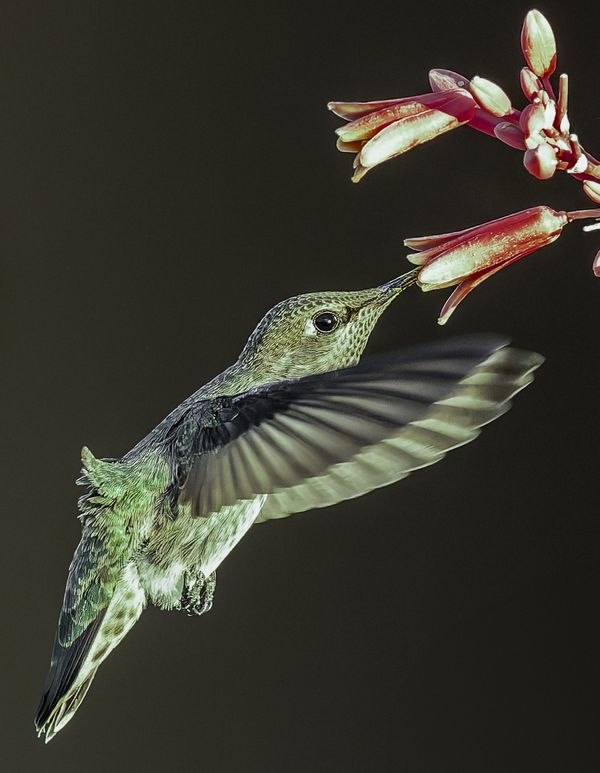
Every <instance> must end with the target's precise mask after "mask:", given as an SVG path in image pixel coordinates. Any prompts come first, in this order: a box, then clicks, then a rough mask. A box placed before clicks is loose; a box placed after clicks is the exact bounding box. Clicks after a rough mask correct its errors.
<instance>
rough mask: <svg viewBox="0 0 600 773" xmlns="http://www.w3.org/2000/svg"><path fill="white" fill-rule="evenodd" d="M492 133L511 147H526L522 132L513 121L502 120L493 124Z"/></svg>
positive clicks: (523, 148)
mask: <svg viewBox="0 0 600 773" xmlns="http://www.w3.org/2000/svg"><path fill="white" fill-rule="evenodd" d="M494 134H495V135H496V137H497V138H498V139H499V140H501V141H502V142H504V143H505V144H506V145H510V147H511V148H516V149H517V150H525V148H526V145H525V137H524V136H523V132H522V131H521V129H520V128H519V127H518V126H516V125H515V124H514V123H509V122H508V121H502V123H499V124H497V126H495V128H494Z"/></svg>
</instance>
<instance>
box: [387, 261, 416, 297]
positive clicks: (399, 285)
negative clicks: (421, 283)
mask: <svg viewBox="0 0 600 773" xmlns="http://www.w3.org/2000/svg"><path fill="white" fill-rule="evenodd" d="M420 270H421V267H420V266H418V267H417V268H413V269H412V271H408V272H407V273H406V274H402V276H399V277H396V279H392V280H391V281H389V282H386V283H385V284H383V285H379V289H380V290H383V291H384V292H385V293H393V294H394V295H396V294H398V293H401V292H402V291H403V290H406V288H407V287H410V286H411V285H414V284H415V282H416V281H417V275H418V273H419V271H420Z"/></svg>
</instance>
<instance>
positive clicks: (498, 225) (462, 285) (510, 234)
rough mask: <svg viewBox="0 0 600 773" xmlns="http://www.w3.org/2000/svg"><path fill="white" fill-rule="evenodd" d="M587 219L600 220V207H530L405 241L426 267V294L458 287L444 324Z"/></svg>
mask: <svg viewBox="0 0 600 773" xmlns="http://www.w3.org/2000/svg"><path fill="white" fill-rule="evenodd" d="M584 218H594V219H600V209H597V210H578V211H574V212H555V211H554V210H553V209H551V208H550V207H547V206H538V207H531V208H530V209H525V210H522V211H521V212H515V213H513V214H511V215H506V216H505V217H501V218H499V219H497V220H491V221H490V222H487V223H483V224H482V225H478V226H474V227H472V228H467V229H465V230H463V231H455V232H453V233H446V234H439V235H436V236H424V237H418V238H414V239H405V240H404V244H405V246H407V247H411V248H412V249H414V250H416V251H417V252H415V253H412V254H410V255H408V256H407V257H408V260H410V261H411V263H414V264H416V265H417V266H422V268H421V269H420V271H419V273H418V276H417V283H418V284H419V286H420V287H421V289H422V290H423V291H424V292H428V291H429V290H439V289H442V288H444V287H450V286H452V285H458V286H457V287H456V289H455V290H454V292H453V293H452V294H451V296H450V297H449V298H448V300H447V301H446V303H445V304H444V307H443V308H442V311H441V313H440V317H439V319H438V322H439V324H440V325H443V324H445V323H446V322H447V321H448V319H449V317H450V315H451V314H452V313H453V312H454V310H455V309H456V307H457V306H458V304H459V303H460V302H461V301H462V300H463V299H464V298H465V297H466V296H467V295H468V294H469V293H470V292H471V291H472V290H473V289H474V288H475V287H477V285H479V284H481V282H483V281H485V280H486V279H488V278H489V277H490V276H492V275H493V274H495V273H496V272H498V271H500V269H502V268H505V267H506V266H509V265H510V264H511V263H514V262H515V261H517V260H519V259H520V258H523V257H525V255H529V253H531V252H534V251H535V250H538V249H540V248H541V247H545V246H546V245H547V244H550V243H551V242H553V241H554V240H555V239H558V237H559V236H560V234H561V232H562V229H563V228H564V226H565V225H566V224H567V223H569V222H572V221H573V220H581V219H584ZM594 271H596V267H595V266H594Z"/></svg>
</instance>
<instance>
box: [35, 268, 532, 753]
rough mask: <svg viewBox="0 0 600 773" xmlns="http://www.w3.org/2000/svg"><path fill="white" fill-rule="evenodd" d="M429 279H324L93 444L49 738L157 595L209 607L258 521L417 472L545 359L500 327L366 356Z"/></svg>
mask: <svg viewBox="0 0 600 773" xmlns="http://www.w3.org/2000/svg"><path fill="white" fill-rule="evenodd" d="M414 282H415V272H414V271H412V272H409V273H408V274H404V275H403V276H401V277H398V278H397V279H394V280H392V281H390V282H387V283H385V284H383V285H380V286H378V287H374V288H370V289H366V290H358V291H348V292H317V293H308V294H304V295H298V296H295V297H293V298H289V299H288V300H285V301H283V302H281V303H279V304H277V305H276V306H275V307H274V308H272V309H271V310H270V311H269V312H267V314H266V315H265V316H264V317H263V319H262V320H261V321H260V322H259V324H258V325H257V327H256V329H255V330H254V332H253V333H252V334H251V335H250V338H249V339H248V341H247V343H246V345H245V346H244V348H243V350H242V352H241V354H240V355H239V357H238V359H237V360H236V361H235V362H234V363H233V365H231V366H229V367H228V368H226V369H225V370H224V371H223V372H222V373H220V374H219V375H218V376H216V377H215V378H213V379H212V380H211V381H209V382H208V383H207V384H205V385H204V386H203V387H201V388H200V389H199V390H198V391H197V392H195V393H194V394H193V395H191V397H189V398H187V399H186V400H184V402H183V403H181V405H179V406H178V407H177V408H175V410H173V411H172V412H171V413H170V414H169V415H168V416H167V417H166V418H165V419H164V420H163V421H162V422H161V423H160V424H158V426H157V427H156V428H155V429H153V430H152V431H151V432H150V433H149V434H148V435H147V436H146V437H145V438H144V439H143V440H141V441H140V442H139V443H138V444H137V445H136V446H135V447H134V448H133V449H132V450H131V451H129V452H128V453H126V454H125V455H124V456H122V457H121V458H116V459H97V458H96V457H94V455H93V454H92V453H91V451H89V450H88V449H87V448H85V447H84V449H83V451H82V464H83V468H82V477H81V478H80V479H79V480H78V481H77V482H78V483H79V484H80V485H83V486H85V489H86V490H85V493H84V495H83V496H82V497H80V499H79V503H78V504H79V513H80V514H79V518H80V521H81V525H82V535H81V540H80V542H79V545H78V546H77V548H76V550H75V554H74V556H73V560H72V562H71V565H70V567H69V572H68V579H67V584H66V589H65V593H64V599H63V604H62V609H61V612H60V617H59V621H58V630H57V633H56V637H55V641H54V647H53V650H52V656H51V664H50V670H49V673H48V676H47V679H46V682H45V685H44V689H43V695H42V698H41V702H40V705H39V708H38V712H37V716H36V719H35V726H36V729H37V731H38V735H40V736H45V740H46V742H48V741H49V740H50V739H51V738H52V737H53V736H54V735H56V733H58V732H59V731H60V730H61V729H62V728H63V727H64V726H65V725H66V724H67V723H68V722H69V720H70V719H71V718H72V717H73V715H74V714H75V712H76V711H77V709H78V708H79V706H80V705H81V702H82V701H83V699H84V697H85V695H86V693H87V691H88V689H89V687H90V684H91V682H92V680H93V678H94V676H95V674H96V671H97V670H98V668H99V666H100V665H101V664H102V662H103V661H104V660H105V659H106V657H107V656H108V655H109V654H110V653H111V652H112V650H113V649H114V648H115V647H116V646H117V645H118V644H119V643H120V642H121V641H122V639H123V638H124V637H125V635H126V634H127V632H128V631H129V630H130V629H131V628H132V626H133V625H134V624H135V623H136V621H137V620H138V619H139V617H140V615H141V614H142V612H143V610H144V608H145V607H146V606H147V605H148V604H154V605H155V606H158V607H159V608H161V609H165V610H181V611H183V612H186V613H187V614H189V615H201V614H203V613H204V612H207V611H208V610H209V609H210V607H211V605H212V600H213V594H214V590H215V573H216V570H217V568H218V567H219V565H220V564H221V562H222V561H223V560H224V559H225V558H226V557H227V556H228V555H229V553H230V552H231V551H232V550H233V548H234V547H235V546H236V545H237V543H238V542H239V541H240V540H241V538H242V537H243V536H244V534H246V532H247V531H248V529H249V528H250V527H251V526H252V525H253V524H255V523H258V522H262V521H267V520H269V519H273V518H283V517H285V516H287V515H290V514H292V513H300V512H305V511H307V510H312V509H314V508H319V507H326V506H329V505H333V504H335V503H336V502H340V501H342V500H346V499H350V498H353V497H358V496H361V495H362V494H365V493H367V492H369V491H371V490H372V489H375V488H378V487H381V486H386V485H388V484H390V483H394V482H396V481H399V480H401V479H402V478H404V477H406V476H407V475H408V474H409V473H410V472H412V471H413V470H417V469H419V468H421V467H426V466H428V465H431V464H433V463H434V462H437V461H438V460H440V459H441V458H442V457H443V456H444V455H445V454H446V452H447V451H449V450H450V449H452V448H455V447H457V446H461V445H463V444H464V443H468V442H469V441H470V440H473V439H474V438H475V437H476V436H477V435H478V434H479V431H480V428H481V427H482V426H483V425H484V424H487V423H488V422H490V421H492V420H493V419H495V418H497V417H498V416H500V415H501V414H503V413H504V412H505V411H506V410H508V408H509V407H510V399H511V397H512V396H513V395H514V394H516V393H517V392H518V391H520V390H521V389H523V388H524V387H525V386H527V385H528V384H529V383H530V382H531V381H532V378H533V376H532V374H533V371H534V370H535V369H536V368H537V367H538V366H539V365H540V364H541V363H542V361H543V358H542V357H541V356H540V355H538V354H535V353H532V352H528V351H520V350H517V349H514V348H511V347H509V346H508V341H507V340H506V339H505V338H503V337H501V336H494V335H473V336H463V337H458V338H454V339H448V340H443V341H437V342H434V343H429V344H426V345H420V346H416V347H413V348H409V349H405V350H400V351H398V352H396V353H391V354H385V355H377V356H372V357H369V358H365V359H362V360H361V355H362V354H363V351H364V349H365V346H366V344H367V341H368V339H369V336H370V334H371V332H372V331H373V329H374V327H375V325H376V323H377V321H378V320H379V318H380V316H381V314H382V313H383V311H385V309H387V308H388V306H389V305H390V304H391V303H392V301H394V300H395V299H396V298H397V297H398V296H399V295H400V293H401V292H402V291H403V290H404V289H405V288H406V287H408V286H410V285H411V284H413V283H414Z"/></svg>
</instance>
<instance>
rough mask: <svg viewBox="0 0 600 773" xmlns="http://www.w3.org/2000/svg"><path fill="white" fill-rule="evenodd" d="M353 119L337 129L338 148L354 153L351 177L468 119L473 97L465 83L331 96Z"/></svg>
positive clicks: (339, 110)
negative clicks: (362, 97) (365, 98)
mask: <svg viewBox="0 0 600 773" xmlns="http://www.w3.org/2000/svg"><path fill="white" fill-rule="evenodd" d="M327 107H328V108H329V109H330V110H331V111H332V112H334V113H335V114H336V115H339V116H340V117H341V118H344V119H345V120H346V121H349V123H348V124H347V125H346V126H342V127H340V128H339V129H337V130H336V133H337V135H338V138H339V139H338V144H337V146H338V149H339V150H342V151H348V152H354V153H356V154H357V155H356V158H355V160H354V168H355V172H354V176H353V177H352V180H353V182H358V181H359V180H361V179H362V178H363V177H364V175H365V174H366V173H367V172H368V171H369V169H372V168H373V167H375V166H377V165H379V164H381V163H383V162H384V161H387V160H388V159H389V158H394V157H395V156H399V155H401V154H402V153H406V151H407V150H410V149H411V148H414V147H416V146H417V145H421V144H423V143H424V142H429V140H432V139H434V138H435V137H438V136H439V135H440V134H444V133H445V132H447V131H450V130H452V129H455V128H457V127H458V126H461V125H462V124H464V123H467V122H468V121H469V120H470V119H471V118H472V117H473V114H474V112H475V110H476V105H475V101H474V100H473V98H472V97H471V95H470V94H469V93H468V92H467V91H464V90H463V89H452V90H449V91H444V92H443V93H432V94H421V95H419V96H416V97H406V98H403V99H391V100H384V101H379V102H330V103H329V104H328V105H327Z"/></svg>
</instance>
